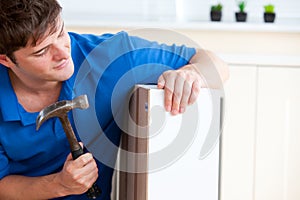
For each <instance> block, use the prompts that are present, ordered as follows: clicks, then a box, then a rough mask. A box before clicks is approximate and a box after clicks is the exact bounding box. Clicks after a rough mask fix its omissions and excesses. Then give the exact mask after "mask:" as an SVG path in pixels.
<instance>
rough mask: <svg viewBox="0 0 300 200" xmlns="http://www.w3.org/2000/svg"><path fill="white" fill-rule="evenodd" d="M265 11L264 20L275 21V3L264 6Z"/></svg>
mask: <svg viewBox="0 0 300 200" xmlns="http://www.w3.org/2000/svg"><path fill="white" fill-rule="evenodd" d="M264 9H265V12H264V21H265V22H270V23H273V22H274V20H275V17H276V14H275V12H274V5H272V4H268V5H265V6H264Z"/></svg>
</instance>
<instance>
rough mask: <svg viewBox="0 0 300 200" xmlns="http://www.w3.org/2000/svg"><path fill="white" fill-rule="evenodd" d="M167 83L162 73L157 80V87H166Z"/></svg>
mask: <svg viewBox="0 0 300 200" xmlns="http://www.w3.org/2000/svg"><path fill="white" fill-rule="evenodd" d="M165 83H166V81H165V78H164V76H163V74H162V75H160V76H159V78H158V80H157V88H159V89H163V88H164V87H165Z"/></svg>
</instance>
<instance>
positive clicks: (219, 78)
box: [190, 49, 229, 88]
mask: <svg viewBox="0 0 300 200" xmlns="http://www.w3.org/2000/svg"><path fill="white" fill-rule="evenodd" d="M190 64H191V65H192V66H193V67H194V69H195V70H197V71H198V73H199V74H200V76H201V78H202V80H201V87H208V88H221V87H222V84H223V83H224V82H225V81H226V80H227V79H228V78H229V68H228V65H227V64H226V63H225V62H224V61H222V60H221V59H220V58H218V57H217V56H216V55H215V54H214V53H212V52H210V51H207V50H200V49H198V50H197V52H196V54H195V55H194V56H193V57H192V58H191V60H190Z"/></svg>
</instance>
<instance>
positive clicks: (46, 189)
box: [0, 174, 64, 200]
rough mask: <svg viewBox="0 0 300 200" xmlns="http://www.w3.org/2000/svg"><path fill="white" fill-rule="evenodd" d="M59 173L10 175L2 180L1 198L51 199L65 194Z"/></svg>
mask: <svg viewBox="0 0 300 200" xmlns="http://www.w3.org/2000/svg"><path fill="white" fill-rule="evenodd" d="M56 176H57V174H51V175H47V176H41V177H25V176H18V175H9V176H6V177H4V178H3V179H2V180H1V181H0V199H12V200H13V199H22V200H27V199H28V200H35V199H51V198H56V197H60V196H64V195H63V193H64V191H63V187H62V186H61V185H60V183H59V181H58V180H57V177H56Z"/></svg>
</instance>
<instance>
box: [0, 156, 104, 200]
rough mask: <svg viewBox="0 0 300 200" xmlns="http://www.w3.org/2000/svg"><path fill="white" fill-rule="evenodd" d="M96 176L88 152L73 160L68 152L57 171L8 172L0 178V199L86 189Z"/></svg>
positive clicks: (52, 195) (46, 196) (32, 197)
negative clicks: (34, 174)
mask: <svg viewBox="0 0 300 200" xmlns="http://www.w3.org/2000/svg"><path fill="white" fill-rule="evenodd" d="M97 177H98V169H97V165H96V163H95V160H94V159H93V156H92V155H91V154H90V153H86V154H83V155H82V156H80V157H79V158H77V159H76V160H73V159H72V156H71V154H69V156H68V158H67V159H66V162H65V164H64V167H63V169H62V171H61V172H59V173H55V174H51V175H46V176H40V177H26V176H19V175H8V176H6V177H4V178H3V179H2V180H0V199H12V200H13V199H24V200H27V199H28V200H35V199H51V198H56V197H62V196H67V195H71V194H82V193H84V192H86V191H87V190H88V189H89V188H90V187H91V186H92V184H93V183H94V182H95V181H96V179H97Z"/></svg>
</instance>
